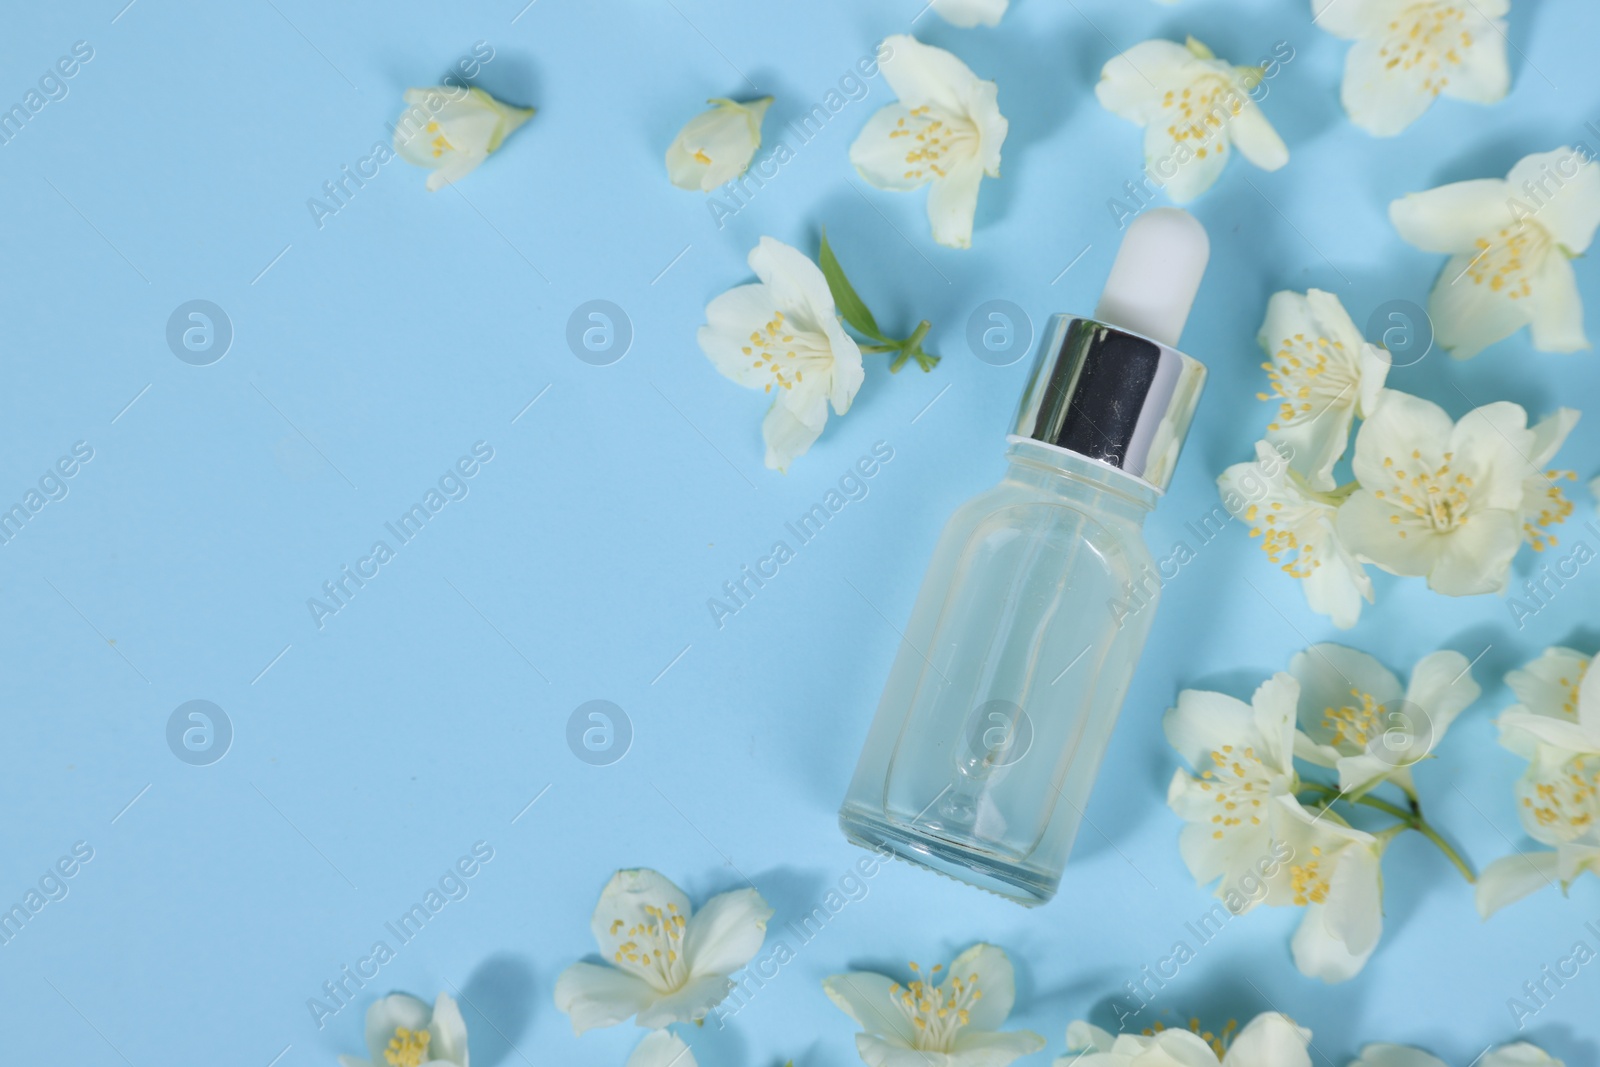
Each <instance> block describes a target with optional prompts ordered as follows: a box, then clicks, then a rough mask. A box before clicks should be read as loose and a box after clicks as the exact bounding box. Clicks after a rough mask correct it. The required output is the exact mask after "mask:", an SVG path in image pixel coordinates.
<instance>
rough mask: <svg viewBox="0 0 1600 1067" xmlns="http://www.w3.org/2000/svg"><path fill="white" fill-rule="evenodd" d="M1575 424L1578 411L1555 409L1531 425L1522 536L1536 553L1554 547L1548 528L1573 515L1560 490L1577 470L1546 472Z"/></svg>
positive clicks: (1564, 495)
mask: <svg viewBox="0 0 1600 1067" xmlns="http://www.w3.org/2000/svg"><path fill="white" fill-rule="evenodd" d="M1577 424H1578V412H1576V411H1574V410H1572V409H1571V408H1558V409H1557V410H1556V412H1555V414H1553V415H1547V416H1545V417H1544V418H1542V419H1540V420H1539V421H1538V422H1537V423H1535V424H1534V426H1533V454H1532V455H1530V456H1529V457H1528V476H1527V477H1526V478H1524V479H1523V481H1522V536H1523V538H1524V539H1525V540H1526V541H1527V542H1528V543H1529V544H1530V545H1532V546H1533V549H1534V551H1535V552H1543V551H1544V550H1545V548H1546V547H1548V546H1551V545H1554V544H1556V535H1555V534H1553V533H1550V532H1549V530H1550V527H1552V526H1554V525H1556V524H1557V523H1559V522H1565V521H1566V520H1567V516H1569V515H1571V514H1572V501H1570V500H1568V499H1567V495H1566V494H1565V493H1563V492H1562V491H1561V483H1562V482H1563V481H1569V482H1574V481H1577V480H1578V472H1577V471H1569V470H1552V469H1547V468H1546V466H1545V465H1546V464H1548V463H1549V462H1550V461H1551V460H1553V459H1555V456H1556V453H1557V452H1559V451H1560V450H1561V446H1562V444H1563V443H1564V442H1565V441H1566V439H1567V434H1569V433H1571V432H1572V428H1573V427H1574V426H1576V425H1577Z"/></svg>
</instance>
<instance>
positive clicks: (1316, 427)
mask: <svg viewBox="0 0 1600 1067" xmlns="http://www.w3.org/2000/svg"><path fill="white" fill-rule="evenodd" d="M1256 340H1257V341H1258V342H1259V343H1260V345H1261V347H1262V348H1263V349H1265V350H1266V353H1267V356H1268V357H1269V358H1268V360H1267V362H1265V363H1263V364H1262V367H1264V368H1265V369H1266V372H1267V379H1268V380H1269V381H1270V382H1271V383H1272V392H1271V394H1267V393H1262V394H1260V398H1261V399H1262V400H1272V399H1274V398H1276V399H1277V401H1278V417H1277V418H1276V419H1275V420H1274V421H1273V422H1271V423H1269V424H1268V426H1267V440H1268V441H1270V442H1273V443H1275V444H1283V445H1287V446H1288V448H1289V450H1290V454H1291V455H1293V457H1294V459H1293V462H1292V466H1293V467H1294V469H1295V470H1297V471H1299V472H1300V473H1301V474H1302V475H1304V476H1305V479H1306V481H1307V482H1308V483H1309V484H1310V485H1311V487H1312V488H1313V489H1319V490H1328V489H1332V488H1333V487H1334V480H1333V465H1334V464H1335V463H1337V462H1338V461H1339V458H1340V457H1341V456H1343V455H1344V450H1345V446H1346V445H1347V444H1348V443H1349V440H1350V425H1351V423H1352V422H1353V421H1354V420H1355V418H1356V416H1358V415H1359V416H1361V417H1362V418H1366V416H1367V413H1368V412H1369V411H1370V410H1371V409H1372V405H1373V404H1374V403H1375V402H1376V401H1377V399H1378V393H1379V391H1380V390H1382V389H1383V383H1384V380H1385V379H1386V378H1387V377H1388V375H1389V359H1388V355H1387V354H1386V353H1385V352H1384V351H1383V349H1381V348H1379V347H1378V346H1376V345H1372V344H1368V343H1367V341H1366V339H1365V338H1363V337H1362V336H1361V331H1360V330H1358V329H1356V324H1355V323H1354V322H1352V321H1351V320H1350V314H1349V313H1348V312H1347V311H1345V309H1344V305H1343V304H1341V303H1340V302H1339V298H1338V297H1336V296H1334V295H1333V294H1332V293H1325V292H1323V291H1322V290H1320V289H1311V290H1308V291H1307V292H1306V293H1305V294H1304V295H1302V294H1300V293H1295V292H1288V291H1284V292H1280V293H1274V294H1272V299H1271V300H1269V301H1267V317H1266V320H1265V321H1263V322H1262V324H1261V332H1260V333H1259V334H1258V335H1257V337H1256Z"/></svg>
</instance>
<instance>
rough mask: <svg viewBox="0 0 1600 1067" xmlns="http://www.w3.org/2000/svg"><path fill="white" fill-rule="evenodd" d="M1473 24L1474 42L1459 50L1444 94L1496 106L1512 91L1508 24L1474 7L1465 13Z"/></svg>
mask: <svg viewBox="0 0 1600 1067" xmlns="http://www.w3.org/2000/svg"><path fill="white" fill-rule="evenodd" d="M1462 13H1463V15H1464V16H1465V18H1466V20H1467V22H1469V23H1472V24H1474V25H1473V26H1472V28H1471V30H1470V31H1469V32H1471V33H1472V35H1473V39H1472V43H1471V44H1470V45H1468V46H1466V47H1465V48H1462V49H1460V50H1458V52H1457V54H1458V55H1459V56H1460V59H1461V62H1460V63H1459V64H1457V65H1456V66H1454V67H1452V68H1451V71H1450V80H1449V81H1448V82H1447V83H1446V84H1445V87H1444V95H1445V96H1449V97H1454V98H1455V99H1457V100H1466V101H1469V102H1471V103H1474V104H1493V103H1496V102H1498V101H1500V100H1504V99H1505V96H1506V93H1507V92H1509V91H1510V90H1511V67H1510V65H1509V64H1508V63H1507V62H1506V37H1505V23H1504V22H1501V21H1500V20H1498V19H1495V20H1490V19H1487V18H1484V17H1483V16H1484V15H1485V14H1487V13H1488V12H1481V11H1479V10H1477V9H1476V8H1475V7H1473V6H1472V5H1470V4H1469V5H1468V6H1467V7H1466V8H1465V9H1464V10H1463V11H1462Z"/></svg>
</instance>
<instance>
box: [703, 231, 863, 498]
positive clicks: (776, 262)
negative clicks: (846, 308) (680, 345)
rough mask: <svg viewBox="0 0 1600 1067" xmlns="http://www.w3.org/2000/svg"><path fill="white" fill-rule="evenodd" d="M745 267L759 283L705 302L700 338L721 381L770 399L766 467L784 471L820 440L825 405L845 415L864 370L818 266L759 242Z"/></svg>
mask: <svg viewBox="0 0 1600 1067" xmlns="http://www.w3.org/2000/svg"><path fill="white" fill-rule="evenodd" d="M750 269H751V270H753V271H755V273H756V277H758V278H760V279H761V281H760V282H759V283H758V284H755V285H741V286H737V287H736V288H733V289H729V290H728V291H727V292H725V293H723V294H722V295H721V296H719V297H717V298H716V299H715V300H713V301H711V303H710V304H707V305H706V325H704V326H702V327H700V332H699V335H698V339H699V341H700V348H701V350H702V351H704V352H705V354H706V356H707V357H708V358H709V359H710V360H711V362H712V364H713V365H714V366H715V367H716V368H717V370H719V371H721V372H722V374H723V375H724V376H726V377H728V378H731V379H733V380H734V381H736V382H738V383H739V384H740V385H742V386H745V387H746V388H749V389H757V388H759V389H762V390H763V391H765V392H766V393H768V394H771V395H772V407H771V408H770V409H768V411H767V417H766V420H765V421H764V422H763V423H762V425H761V435H762V437H763V438H765V440H766V444H767V458H766V464H767V466H768V467H771V468H773V469H775V470H787V469H788V467H789V465H790V464H791V463H793V462H794V460H795V459H796V457H798V456H801V455H803V454H804V453H805V452H806V450H807V449H809V448H810V447H811V445H812V442H814V441H816V439H817V438H818V437H820V436H821V435H822V428H823V426H824V425H826V424H827V421H828V405H829V404H830V403H832V405H833V411H834V414H836V415H843V414H844V413H845V412H847V411H849V410H850V402H851V401H852V400H854V399H855V395H856V390H858V389H860V388H861V382H862V380H863V379H864V378H865V377H866V371H865V369H864V368H863V367H862V365H861V348H860V346H859V345H857V344H856V342H855V341H854V340H852V339H851V337H850V335H849V334H847V333H845V331H844V327H843V326H842V325H840V323H839V315H838V312H837V311H836V309H835V306H834V302H833V294H832V293H831V292H830V291H829V290H828V282H827V280H826V279H825V278H824V277H823V276H822V271H821V270H820V269H819V268H818V267H817V265H816V264H815V263H813V262H811V260H809V259H807V258H806V257H805V256H804V255H803V254H802V253H800V252H799V251H798V250H796V249H794V248H791V247H789V246H788V245H786V244H784V243H783V242H781V241H775V240H773V239H772V238H770V237H763V238H762V239H761V243H760V244H758V245H756V247H755V248H754V249H752V250H751V252H750Z"/></svg>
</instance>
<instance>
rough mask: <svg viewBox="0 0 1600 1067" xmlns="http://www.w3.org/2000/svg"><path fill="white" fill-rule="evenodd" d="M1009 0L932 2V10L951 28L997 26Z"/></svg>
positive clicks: (936, 0) (944, 0) (941, 0)
mask: <svg viewBox="0 0 1600 1067" xmlns="http://www.w3.org/2000/svg"><path fill="white" fill-rule="evenodd" d="M1010 6H1011V0H933V9H934V10H935V11H937V12H938V13H939V14H940V16H941V17H943V19H944V20H945V21H946V22H948V23H950V24H951V25H952V26H960V27H962V28H963V29H971V28H972V27H974V26H980V25H981V26H998V25H1000V18H1001V16H1003V15H1004V14H1005V13H1006V8H1008V7H1010Z"/></svg>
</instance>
